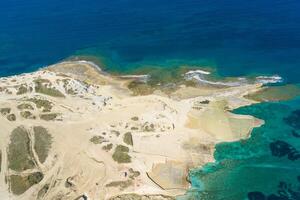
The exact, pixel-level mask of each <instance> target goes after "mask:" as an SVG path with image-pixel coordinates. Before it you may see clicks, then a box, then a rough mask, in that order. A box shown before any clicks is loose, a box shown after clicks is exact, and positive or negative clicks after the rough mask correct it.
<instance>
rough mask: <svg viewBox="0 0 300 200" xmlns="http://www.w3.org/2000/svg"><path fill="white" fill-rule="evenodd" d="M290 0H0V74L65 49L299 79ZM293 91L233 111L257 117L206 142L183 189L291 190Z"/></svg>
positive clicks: (286, 194)
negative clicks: (248, 131)
mask: <svg viewBox="0 0 300 200" xmlns="http://www.w3.org/2000/svg"><path fill="white" fill-rule="evenodd" d="M299 10H300V1H299V0H284V1H283V0H252V1H246V0H226V1H220V0H210V1H204V0H172V1H170V0H114V1H111V0H101V1H97V0H72V1H71V0H64V1H61V0H51V1H49V0H48V1H40V0H27V1H25V0H10V1H1V2H0V76H7V75H12V74H20V73H23V72H29V71H34V70H36V69H37V68H39V67H42V66H45V65H48V64H53V63H56V62H58V61H60V60H63V59H65V58H67V57H70V56H74V55H77V56H95V57H96V58H98V59H101V61H102V62H103V63H104V66H103V67H105V70H108V71H115V72H118V73H130V72H132V71H135V70H137V69H141V68H143V67H145V66H150V67H159V68H166V69H170V70H171V69H173V68H175V67H177V66H179V65H192V66H200V67H201V66H206V67H213V68H215V69H216V70H217V71H218V73H219V74H220V75H221V76H241V75H249V74H279V75H280V76H282V77H283V78H284V80H285V83H299V82H300V78H299V77H300V70H299V66H300V26H299V24H300V12H299ZM299 103H300V102H299V100H291V101H289V102H278V103H262V104H257V105H253V106H249V107H244V108H240V109H238V110H236V111H234V112H237V113H242V114H250V115H254V116H256V117H258V118H261V119H264V120H265V121H266V124H265V125H264V126H263V127H260V128H257V129H255V130H254V131H253V133H252V136H251V138H250V139H248V140H243V141H238V142H232V143H222V144H219V145H218V146H217V147H216V153H215V158H216V163H212V164H208V165H207V166H205V167H204V168H203V169H195V170H193V171H192V172H191V174H190V180H191V182H192V189H191V190H190V191H189V192H188V193H187V195H186V196H185V198H186V199H188V198H190V199H196V200H198V199H203V200H240V199H241V200H243V199H249V200H266V199H267V200H274V199H275V200H278V199H284V200H286V199H300V198H299V192H300V191H299V187H300V182H299V179H300V178H299V176H300V170H299V168H300V165H299V164H300V163H299V162H300V161H299V160H300V159H299V151H300V136H299V134H300V130H299V129H300V127H299V123H300V122H299V121H300V119H299V118H300V117H299V115H300V111H299V109H300V107H299V105H300V104H299Z"/></svg>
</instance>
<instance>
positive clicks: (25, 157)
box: [7, 126, 35, 171]
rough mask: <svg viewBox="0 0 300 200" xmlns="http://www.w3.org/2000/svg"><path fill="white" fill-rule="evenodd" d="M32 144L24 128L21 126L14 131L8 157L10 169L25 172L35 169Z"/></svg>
mask: <svg viewBox="0 0 300 200" xmlns="http://www.w3.org/2000/svg"><path fill="white" fill-rule="evenodd" d="M30 143H31V141H30V139H29V136H28V132H27V130H26V129H25V128H24V127H22V126H19V127H17V128H15V129H14V130H13V131H12V133H11V135H10V144H9V146H8V155H7V157H8V167H9V168H10V169H12V170H15V171H23V170H26V169H32V168H34V166H35V164H34V160H33V157H32V152H31V149H30Z"/></svg>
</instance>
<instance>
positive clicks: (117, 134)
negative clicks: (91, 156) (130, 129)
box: [110, 130, 120, 137]
mask: <svg viewBox="0 0 300 200" xmlns="http://www.w3.org/2000/svg"><path fill="white" fill-rule="evenodd" d="M110 132H111V133H112V134H115V135H116V136H117V137H119V135H120V132H119V131H115V130H112V131H110Z"/></svg>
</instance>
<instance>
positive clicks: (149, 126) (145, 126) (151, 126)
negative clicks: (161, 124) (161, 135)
mask: <svg viewBox="0 0 300 200" xmlns="http://www.w3.org/2000/svg"><path fill="white" fill-rule="evenodd" d="M142 130H143V131H145V132H153V131H155V128H154V124H152V123H151V124H149V123H148V122H146V123H145V124H143V126H142Z"/></svg>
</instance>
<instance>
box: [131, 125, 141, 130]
mask: <svg viewBox="0 0 300 200" xmlns="http://www.w3.org/2000/svg"><path fill="white" fill-rule="evenodd" d="M130 129H131V130H133V131H136V130H139V128H138V127H135V126H133V127H131V128H130Z"/></svg>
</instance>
